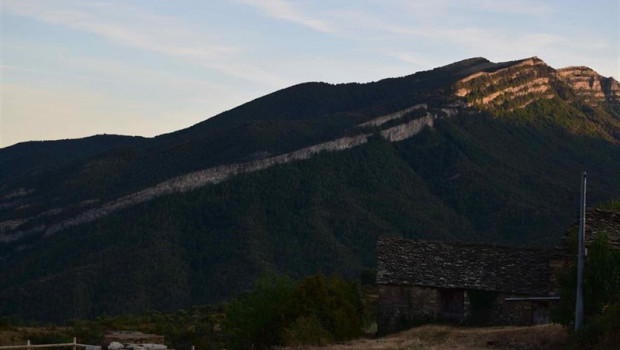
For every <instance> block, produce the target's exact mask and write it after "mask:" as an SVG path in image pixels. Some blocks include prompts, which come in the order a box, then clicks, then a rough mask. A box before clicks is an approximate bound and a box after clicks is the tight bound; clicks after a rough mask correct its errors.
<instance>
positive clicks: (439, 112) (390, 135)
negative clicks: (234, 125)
mask: <svg viewBox="0 0 620 350" xmlns="http://www.w3.org/2000/svg"><path fill="white" fill-rule="evenodd" d="M461 107H463V105H461V104H458V103H457V104H453V105H450V106H445V107H443V108H438V109H433V110H432V111H430V110H428V105H427V104H417V105H414V106H412V107H409V108H406V109H404V110H401V111H398V112H395V113H391V114H388V115H384V116H380V117H378V118H375V119H372V120H370V121H368V122H365V123H362V124H359V125H358V126H357V128H356V129H357V130H359V131H360V132H362V133H360V134H358V135H355V136H345V137H341V138H338V139H335V140H332V141H328V142H324V143H320V144H317V145H313V146H310V147H306V148H302V149H299V150H297V151H293V152H290V153H285V154H281V155H277V156H273V157H266V158H263V159H258V160H254V161H251V162H246V163H234V164H226V165H220V166H216V167H212V168H208V169H204V170H199V171H194V172H191V173H188V174H185V175H181V176H178V177H175V178H172V179H170V180H167V181H164V182H161V183H159V184H157V185H155V186H152V187H149V188H146V189H143V190H141V191H138V192H135V193H131V194H129V195H126V196H123V197H120V198H118V199H116V200H114V201H111V202H107V203H104V204H102V205H100V206H98V207H95V208H92V209H89V210H86V211H84V212H82V213H81V214H78V215H76V216H74V217H71V218H69V219H65V220H63V221H60V222H58V223H55V224H52V225H49V226H43V225H40V226H36V227H34V228H30V229H28V230H22V231H12V232H10V231H11V229H14V228H16V227H18V226H20V225H21V224H23V222H4V223H0V227H2V228H3V230H2V231H0V242H11V241H16V240H19V239H21V238H23V237H25V236H28V235H30V234H34V233H40V232H45V235H52V234H55V233H57V232H60V231H62V230H65V229H67V228H70V227H74V226H77V225H81V224H84V223H88V222H93V221H95V220H98V219H100V218H103V217H106V216H108V215H110V214H112V213H114V212H117V211H119V210H122V209H125V208H128V207H131V206H134V205H137V204H140V203H144V202H147V201H150V200H152V199H155V198H157V197H160V196H164V195H168V194H173V193H182V192H187V191H191V190H195V189H198V188H200V187H203V186H207V185H212V184H217V183H219V182H222V181H224V180H226V179H228V178H230V177H232V176H236V175H239V174H244V173H250V172H254V171H259V170H263V169H267V168H270V167H272V166H275V165H279V164H285V163H289V162H293V161H299V160H305V159H309V158H311V157H313V156H315V155H317V154H318V153H321V152H336V151H341V150H346V149H350V148H353V147H357V146H360V145H363V144H365V143H367V142H368V138H369V137H371V136H372V135H373V134H372V133H363V130H364V129H363V128H364V127H368V126H373V127H381V126H384V125H385V124H386V123H388V122H392V123H394V121H396V122H398V120H399V119H403V118H404V119H407V118H405V117H407V116H409V115H410V113H411V112H413V111H416V110H426V114H425V115H424V116H422V117H419V118H415V119H413V120H403V121H402V122H401V123H400V124H397V125H395V126H391V127H386V128H384V129H383V130H380V131H379V134H380V135H381V136H382V137H383V138H385V139H386V140H388V141H390V142H397V141H402V140H405V139H407V138H410V137H412V136H414V135H416V134H418V133H419V132H420V131H422V130H423V129H424V128H426V127H432V126H433V125H434V123H435V121H436V120H437V119H441V118H447V117H454V116H456V115H458V114H459V110H460V108H461ZM409 118H410V117H409ZM390 125H393V124H390Z"/></svg>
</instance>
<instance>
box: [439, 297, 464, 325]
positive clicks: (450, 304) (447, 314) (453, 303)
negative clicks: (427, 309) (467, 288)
mask: <svg viewBox="0 0 620 350" xmlns="http://www.w3.org/2000/svg"><path fill="white" fill-rule="evenodd" d="M464 301H465V292H464V290H463V289H440V290H439V302H440V310H439V317H440V318H442V319H444V320H449V321H457V322H460V321H462V320H463V312H464Z"/></svg>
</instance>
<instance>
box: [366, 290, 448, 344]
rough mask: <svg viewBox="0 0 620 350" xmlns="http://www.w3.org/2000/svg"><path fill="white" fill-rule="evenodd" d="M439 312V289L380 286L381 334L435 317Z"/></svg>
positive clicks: (378, 314)
mask: <svg viewBox="0 0 620 350" xmlns="http://www.w3.org/2000/svg"><path fill="white" fill-rule="evenodd" d="M438 312H439V293H438V292H437V289H434V288H426V287H411V286H395V285H382V286H379V303H378V313H377V326H378V329H377V331H378V333H379V334H388V333H394V332H397V331H400V330H403V329H407V328H409V327H411V326H413V325H415V324H416V323H420V322H424V321H429V320H432V319H435V318H436V317H437V314H438Z"/></svg>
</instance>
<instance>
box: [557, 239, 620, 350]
mask: <svg viewBox="0 0 620 350" xmlns="http://www.w3.org/2000/svg"><path fill="white" fill-rule="evenodd" d="M570 239H571V241H572V242H570V244H569V246H572V247H576V244H575V242H574V241H576V232H571V237H570ZM575 265H576V264H575V262H573V263H572V264H571V265H570V266H569V268H568V269H567V270H565V271H563V272H562V274H561V275H560V276H559V279H558V282H559V292H560V295H561V296H562V299H561V300H560V302H559V303H558V304H557V306H556V307H555V308H554V309H553V312H552V318H553V320H554V321H555V322H558V323H561V324H563V325H566V326H571V327H572V324H573V321H574V315H575V289H576V280H577V277H576V276H577V271H576V267H575ZM583 295H584V327H583V328H582V329H581V330H579V331H578V332H576V333H574V334H573V336H572V337H573V345H574V346H575V347H577V348H600V349H605V348H607V347H606V346H605V345H603V344H616V345H617V344H618V342H619V341H620V339H619V338H620V336H619V335H618V329H620V251H618V250H614V249H611V248H610V247H609V243H608V239H607V235H605V234H600V235H599V236H598V237H596V239H595V240H594V242H593V243H592V245H591V246H590V248H589V249H588V257H587V259H586V262H585V266H584V281H583Z"/></svg>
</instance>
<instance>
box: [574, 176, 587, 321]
mask: <svg viewBox="0 0 620 350" xmlns="http://www.w3.org/2000/svg"><path fill="white" fill-rule="evenodd" d="M579 205H580V207H581V208H580V210H581V212H580V215H579V234H578V236H579V246H578V248H577V298H576V300H575V331H578V330H579V329H581V327H582V326H583V264H584V253H585V243H584V240H585V236H586V232H585V231H586V172H585V171H584V172H583V174H582V175H581V202H580V203H579Z"/></svg>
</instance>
